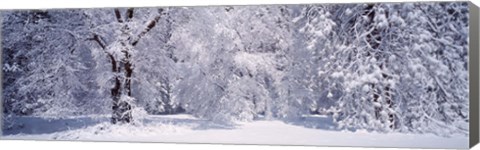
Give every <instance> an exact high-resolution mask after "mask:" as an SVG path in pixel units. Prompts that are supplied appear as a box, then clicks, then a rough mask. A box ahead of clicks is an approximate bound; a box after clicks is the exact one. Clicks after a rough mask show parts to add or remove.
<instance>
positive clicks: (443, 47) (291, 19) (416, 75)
mask: <svg viewBox="0 0 480 150" xmlns="http://www.w3.org/2000/svg"><path fill="white" fill-rule="evenodd" d="M468 12H469V11H468V3H466V2H427V3H371V4H310V5H257V6H248V5H247V6H195V7H151V8H150V7H142V8H93V9H46V10H8V11H7V10H2V11H1V12H0V13H1V17H0V18H1V20H2V22H1V31H0V32H1V49H2V60H3V62H2V71H3V80H2V81H3V82H2V86H3V92H2V96H3V101H2V106H3V115H2V120H3V124H2V131H3V132H4V134H5V133H7V131H8V130H15V129H16V128H19V127H18V126H17V127H16V122H18V120H19V118H25V117H29V118H45V119H50V120H51V119H65V118H72V117H82V116H106V118H108V119H107V121H105V122H108V123H105V124H104V125H105V126H110V125H112V126H132V125H133V126H135V125H138V124H142V123H144V122H143V120H145V118H148V116H175V115H188V116H190V117H193V118H197V119H202V120H206V121H208V122H213V123H215V124H219V125H232V124H238V123H252V122H258V121H280V122H286V123H292V122H297V123H298V122H299V121H298V120H302V119H304V120H305V118H306V117H308V116H323V117H325V118H328V119H329V121H328V122H331V124H332V128H331V129H328V130H331V131H351V132H355V131H359V130H365V131H366V132H367V133H379V134H397V133H401V134H433V135H435V136H439V137H450V136H451V135H452V134H454V133H455V135H456V134H459V136H460V137H464V136H465V137H466V136H467V135H468V131H469V127H468V122H469V116H468V115H469V114H468V112H469V101H468V97H469V92H468V91H469V87H468V83H469V82H468V39H469V36H468V32H469V27H468V23H469V15H468ZM20 120H21V119H20ZM322 120H323V119H320V120H317V121H319V122H317V123H319V124H322V122H321V121H322ZM323 123H325V122H323ZM300 124H301V123H300ZM23 128H25V127H23ZM466 142H467V143H468V141H466ZM313 144H314V143H313Z"/></svg>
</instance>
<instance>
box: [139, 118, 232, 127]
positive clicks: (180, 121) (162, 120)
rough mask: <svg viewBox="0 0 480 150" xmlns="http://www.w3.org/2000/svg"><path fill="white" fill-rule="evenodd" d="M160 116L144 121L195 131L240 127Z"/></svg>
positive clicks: (209, 121) (202, 120)
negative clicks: (187, 127)
mask: <svg viewBox="0 0 480 150" xmlns="http://www.w3.org/2000/svg"><path fill="white" fill-rule="evenodd" d="M162 116H163V115H158V116H157V117H155V118H148V119H145V120H144V121H143V123H145V124H149V123H161V124H169V125H175V126H189V127H191V129H193V130H210V129H226V130H231V129H235V128H236V127H237V126H238V125H236V124H232V123H222V122H215V121H211V120H206V119H189V118H164V117H162Z"/></svg>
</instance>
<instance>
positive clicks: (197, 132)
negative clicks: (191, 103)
mask: <svg viewBox="0 0 480 150" xmlns="http://www.w3.org/2000/svg"><path fill="white" fill-rule="evenodd" d="M15 120H16V121H15V122H16V125H15V126H13V127H11V128H10V129H8V130H4V132H3V134H4V136H2V139H29V140H81V141H135V142H175V143H226V144H269V145H317V146H327V145H328V146H368V147H418V148H468V137H467V136H465V135H458V136H452V137H450V138H447V137H440V136H436V135H432V134H424V135H418V134H404V133H388V134H385V133H375V132H367V131H362V130H360V131H355V132H352V131H338V130H334V129H333V127H334V125H333V123H332V122H331V119H330V118H328V117H325V116H313V117H307V118H304V119H303V121H296V122H291V123H285V122H282V121H267V120H258V121H253V122H247V123H237V124H234V125H225V124H218V123H214V122H211V121H207V120H202V119H197V118H195V117H192V116H189V115H166V116H149V117H147V118H145V120H144V121H143V122H142V123H136V124H134V125H111V124H110V123H108V118H106V117H105V118H100V119H98V118H97V119H92V118H90V117H83V118H82V117H81V118H77V119H72V118H69V119H61V120H42V119H39V118H29V117H22V118H16V119H15Z"/></svg>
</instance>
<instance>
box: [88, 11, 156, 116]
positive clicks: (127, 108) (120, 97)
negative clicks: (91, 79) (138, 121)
mask: <svg viewBox="0 0 480 150" xmlns="http://www.w3.org/2000/svg"><path fill="white" fill-rule="evenodd" d="M134 10H135V9H134V8H128V9H126V10H124V14H122V10H121V9H114V10H113V13H112V14H111V15H114V16H115V19H116V23H114V24H107V25H104V26H100V27H98V26H94V27H93V28H92V29H91V30H90V31H91V32H92V37H91V38H89V40H91V41H93V42H95V43H96V44H98V46H99V47H100V48H99V49H100V50H101V51H103V52H104V54H105V55H106V57H107V58H108V59H109V62H110V67H111V75H112V78H113V86H112V87H111V89H110V94H111V99H112V102H113V106H112V111H113V114H112V123H114V124H115V123H130V122H132V121H133V120H132V119H133V118H132V109H133V108H132V107H133V106H132V105H134V102H135V98H134V97H133V96H132V78H133V77H132V76H133V73H134V70H135V65H136V59H135V58H136V56H135V54H136V53H137V52H136V51H137V50H136V49H135V48H136V46H137V44H139V42H140V40H142V38H144V36H146V34H147V33H149V32H150V31H151V30H152V29H153V28H154V27H155V26H156V24H157V23H158V22H159V20H160V18H161V16H162V14H163V11H164V9H163V8H159V9H157V12H156V14H155V15H146V16H141V17H140V18H141V19H144V18H147V19H148V21H143V20H140V21H138V22H136V21H137V20H134V16H135V15H134V12H135V11H134ZM94 13H95V12H94ZM142 21H143V22H142ZM140 22H141V23H143V24H145V25H144V26H143V25H140ZM97 28H99V29H97ZM112 29H113V31H108V30H112ZM95 30H100V31H105V30H107V31H106V32H107V33H110V34H111V33H113V34H114V36H112V37H111V38H109V39H108V40H111V42H109V43H107V42H108V41H107V39H105V38H104V37H103V36H102V35H101V34H100V33H97V32H96V31H95ZM137 59H138V58H137ZM107 80H110V79H107Z"/></svg>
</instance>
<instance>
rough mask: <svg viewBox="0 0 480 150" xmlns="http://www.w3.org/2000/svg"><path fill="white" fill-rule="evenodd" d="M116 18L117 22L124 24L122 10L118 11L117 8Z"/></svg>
mask: <svg viewBox="0 0 480 150" xmlns="http://www.w3.org/2000/svg"><path fill="white" fill-rule="evenodd" d="M115 17H117V21H118V22H119V23H123V20H122V15H121V14H120V10H118V8H115Z"/></svg>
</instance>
